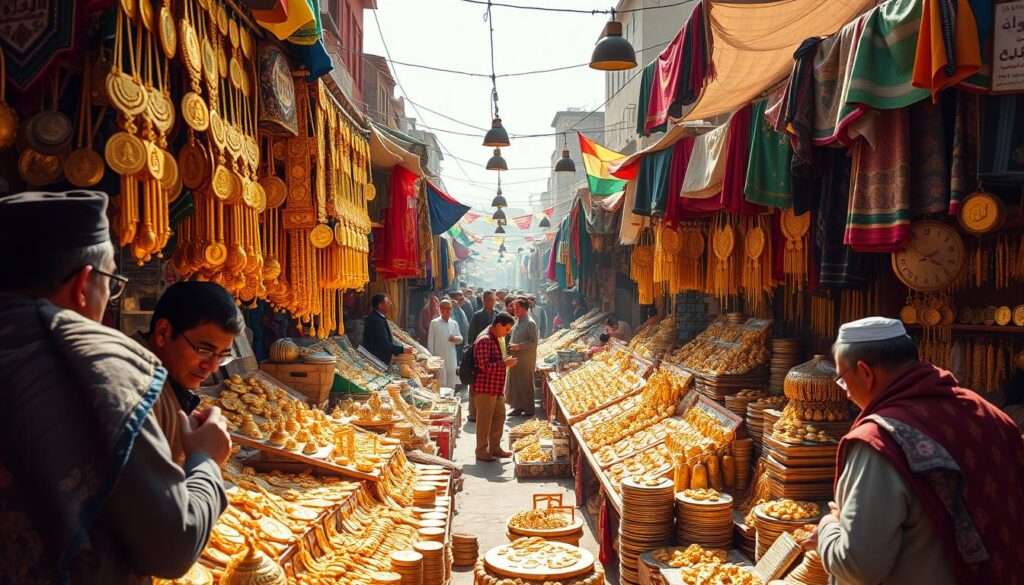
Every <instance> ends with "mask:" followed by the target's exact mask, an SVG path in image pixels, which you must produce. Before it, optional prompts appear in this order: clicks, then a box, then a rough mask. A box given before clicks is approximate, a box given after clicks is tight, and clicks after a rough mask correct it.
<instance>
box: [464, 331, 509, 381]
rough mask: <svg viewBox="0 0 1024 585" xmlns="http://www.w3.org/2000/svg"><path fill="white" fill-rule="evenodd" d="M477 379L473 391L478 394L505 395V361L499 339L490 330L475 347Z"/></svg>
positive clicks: (477, 341) (478, 340) (474, 359)
mask: <svg viewBox="0 0 1024 585" xmlns="http://www.w3.org/2000/svg"><path fill="white" fill-rule="evenodd" d="M473 361H474V362H475V363H476V379H475V380H474V381H473V387H472V391H473V392H476V393H477V394H501V395H504V394H505V372H506V370H505V360H504V359H502V357H501V347H500V346H499V345H498V338H497V337H495V336H494V333H493V332H492V331H491V330H490V329H488V330H487V334H486V335H482V336H481V337H480V338H479V339H477V340H476V343H475V344H474V345H473Z"/></svg>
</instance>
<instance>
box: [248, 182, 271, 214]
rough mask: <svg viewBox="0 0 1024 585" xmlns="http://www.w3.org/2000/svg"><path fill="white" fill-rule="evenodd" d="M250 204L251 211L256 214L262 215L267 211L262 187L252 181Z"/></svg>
mask: <svg viewBox="0 0 1024 585" xmlns="http://www.w3.org/2000/svg"><path fill="white" fill-rule="evenodd" d="M251 184H252V203H251V206H252V208H253V211H255V212H256V213H263V212H264V211H266V210H267V192H266V191H264V190H263V185H260V184H259V183H258V182H255V181H253V182H252V183H251Z"/></svg>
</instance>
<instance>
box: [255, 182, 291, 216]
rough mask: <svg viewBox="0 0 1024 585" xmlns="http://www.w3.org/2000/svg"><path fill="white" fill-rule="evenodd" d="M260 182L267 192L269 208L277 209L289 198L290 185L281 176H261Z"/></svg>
mask: <svg viewBox="0 0 1024 585" xmlns="http://www.w3.org/2000/svg"><path fill="white" fill-rule="evenodd" d="M259 184H260V186H262V187H263V191H265V192H266V194H267V197H266V199H267V203H266V205H267V209H277V208H278V207H280V206H281V205H282V204H283V203H284V202H285V199H287V198H288V186H287V185H285V183H284V181H282V180H281V179H280V177H276V176H267V177H260V180H259Z"/></svg>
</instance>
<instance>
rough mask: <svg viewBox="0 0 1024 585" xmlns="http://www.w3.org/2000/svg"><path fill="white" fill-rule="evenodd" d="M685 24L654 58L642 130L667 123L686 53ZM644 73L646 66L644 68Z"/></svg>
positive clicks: (648, 131) (647, 130)
mask: <svg viewBox="0 0 1024 585" xmlns="http://www.w3.org/2000/svg"><path fill="white" fill-rule="evenodd" d="M686 28H687V27H686V26H685V25H684V26H683V28H681V29H679V32H678V33H676V36H675V38H673V39H672V40H671V41H670V42H669V44H668V46H667V47H665V49H664V50H662V52H661V54H659V55H658V57H657V58H656V59H654V61H653V64H654V79H652V80H651V96H650V98H649V99H648V102H647V116H646V119H645V121H644V131H645V132H646V133H650V132H653V131H654V129H655V128H658V127H662V128H664V127H665V125H666V124H667V123H668V112H669V109H670V108H671V107H672V104H673V102H674V101H675V100H676V95H677V93H678V91H679V78H680V75H681V73H682V69H683V66H684V64H685V63H686V62H687V57H688V55H686V54H685V50H684V43H685V40H686V39H685V37H686ZM644 72H645V73H646V68H645V69H644Z"/></svg>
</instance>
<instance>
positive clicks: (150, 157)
mask: <svg viewBox="0 0 1024 585" xmlns="http://www.w3.org/2000/svg"><path fill="white" fill-rule="evenodd" d="M143 142H144V143H145V145H146V170H148V171H149V175H150V176H151V177H153V178H154V179H156V180H158V181H159V180H160V179H163V178H164V151H163V150H162V149H161V148H160V147H159V146H157V145H156V144H154V143H152V142H150V141H148V140H144V141H143Z"/></svg>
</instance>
